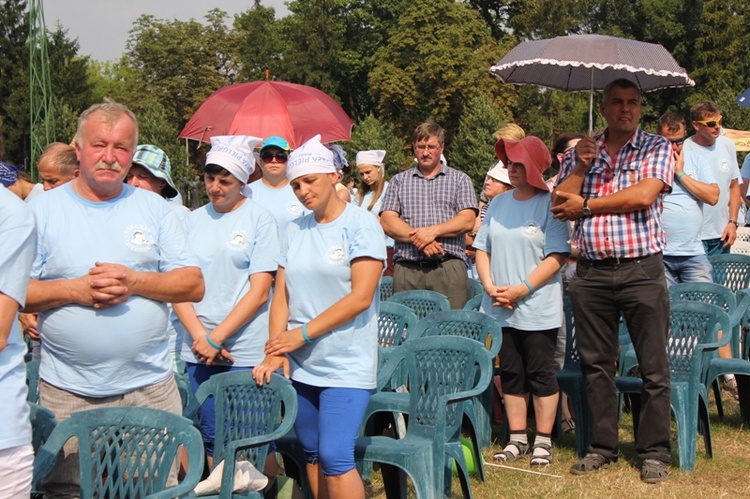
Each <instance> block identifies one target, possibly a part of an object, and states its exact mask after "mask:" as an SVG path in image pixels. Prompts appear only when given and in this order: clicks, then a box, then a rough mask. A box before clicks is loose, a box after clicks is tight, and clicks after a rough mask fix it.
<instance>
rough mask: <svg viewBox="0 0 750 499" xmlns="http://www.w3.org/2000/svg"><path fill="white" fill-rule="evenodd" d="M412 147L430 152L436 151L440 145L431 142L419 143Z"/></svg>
mask: <svg viewBox="0 0 750 499" xmlns="http://www.w3.org/2000/svg"><path fill="white" fill-rule="evenodd" d="M414 149H416V150H417V151H424V150H427V151H430V152H432V151H437V150H438V149H440V146H439V145H437V146H436V145H432V144H419V145H417V146H414Z"/></svg>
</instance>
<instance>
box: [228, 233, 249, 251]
mask: <svg viewBox="0 0 750 499" xmlns="http://www.w3.org/2000/svg"><path fill="white" fill-rule="evenodd" d="M246 239H249V238H248V236H247V233H246V232H245V231H244V230H235V231H232V234H231V236H230V238H229V241H228V242H227V246H228V247H229V249H231V250H234V251H243V250H244V249H245V248H247V244H248V243H246V242H245V240H246Z"/></svg>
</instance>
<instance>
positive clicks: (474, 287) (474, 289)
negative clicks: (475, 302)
mask: <svg viewBox="0 0 750 499" xmlns="http://www.w3.org/2000/svg"><path fill="white" fill-rule="evenodd" d="M469 286H471V297H472V298H474V297H475V296H483V295H484V286H482V282H481V281H480V280H479V279H473V278H471V277H469Z"/></svg>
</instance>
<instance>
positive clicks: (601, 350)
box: [552, 79, 674, 483]
mask: <svg viewBox="0 0 750 499" xmlns="http://www.w3.org/2000/svg"><path fill="white" fill-rule="evenodd" d="M599 111H600V113H601V114H602V116H603V117H604V119H605V120H606V121H607V129H606V130H605V131H604V132H603V133H601V134H599V135H596V136H595V137H593V138H591V137H587V138H584V139H582V140H581V141H580V142H579V143H578V144H577V145H576V147H575V151H571V152H569V153H568V154H566V156H565V159H564V162H563V165H562V167H561V169H560V177H559V178H560V180H559V181H558V185H557V187H556V188H555V192H554V193H553V198H554V199H553V208H552V212H553V213H554V215H555V218H558V219H561V220H575V221H576V223H575V228H574V233H573V242H574V243H575V244H576V245H577V246H578V250H579V252H580V258H579V259H578V266H577V270H576V275H575V277H574V278H573V280H572V281H571V282H570V287H569V291H570V296H571V302H572V307H573V316H574V319H575V325H576V337H577V340H578V350H579V353H580V357H581V369H582V371H583V374H584V377H585V380H586V394H587V396H588V400H589V401H596V403H593V404H590V406H589V407H590V415H591V433H592V441H591V446H590V448H589V450H588V454H587V455H586V456H585V457H584V458H583V459H581V460H580V461H578V462H577V463H575V464H574V465H573V466H572V467H571V470H570V471H571V473H573V474H584V473H587V472H590V471H594V470H597V469H599V468H603V467H606V466H607V465H609V464H610V463H613V462H615V461H616V460H617V456H618V442H617V420H618V413H617V398H616V395H615V384H614V374H615V373H614V366H615V360H616V354H617V350H618V325H619V324H618V323H619V319H620V314H621V313H622V315H624V317H625V322H626V324H627V326H628V330H629V331H630V335H631V337H632V339H633V345H634V346H635V349H636V354H637V356H638V360H639V363H640V369H641V375H642V377H643V381H644V383H643V392H642V396H641V400H642V409H641V412H640V420H641V421H643V422H644V424H641V425H640V426H639V427H638V433H637V435H636V437H635V441H636V451H637V452H638V455H639V456H640V458H641V459H642V461H643V464H642V468H641V479H642V480H643V481H644V482H648V483H655V482H660V481H663V480H666V479H667V478H668V471H667V465H668V463H669V452H670V442H669V424H670V385H669V364H668V361H667V355H666V339H667V330H668V324H669V295H668V292H667V283H666V278H665V276H664V263H663V260H662V250H663V249H664V247H665V245H666V238H665V235H664V230H663V229H662V224H661V211H662V202H663V199H664V196H665V195H666V194H667V193H669V192H670V190H671V184H672V176H673V173H674V159H673V157H672V154H671V148H670V143H669V141H668V140H667V139H665V138H664V137H661V136H658V135H654V134H650V133H647V132H644V131H643V130H641V129H640V128H638V122H639V121H640V118H641V93H640V90H639V89H638V87H637V86H636V85H635V83H633V82H631V81H630V80H624V79H620V80H615V81H613V82H612V83H610V84H609V85H607V87H606V88H605V90H604V95H603V97H602V102H601V103H600V104H599Z"/></svg>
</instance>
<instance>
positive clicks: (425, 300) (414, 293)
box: [388, 289, 451, 320]
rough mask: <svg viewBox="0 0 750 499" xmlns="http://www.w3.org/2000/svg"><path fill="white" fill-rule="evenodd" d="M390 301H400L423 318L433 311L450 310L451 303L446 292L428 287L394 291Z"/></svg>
mask: <svg viewBox="0 0 750 499" xmlns="http://www.w3.org/2000/svg"><path fill="white" fill-rule="evenodd" d="M388 301H392V302H396V303H400V304H401V305H405V306H407V307H409V308H410V309H412V311H413V312H414V313H415V314H417V317H418V318H419V319H420V320H421V319H424V318H425V317H427V316H428V315H429V314H431V313H433V312H439V311H441V310H450V308H451V304H450V302H449V301H448V298H446V297H445V295H444V294H442V293H438V292H437V291H429V290H426V289H413V290H410V291H399V292H398V293H394V294H393V295H392V296H391V297H390V298H388Z"/></svg>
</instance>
